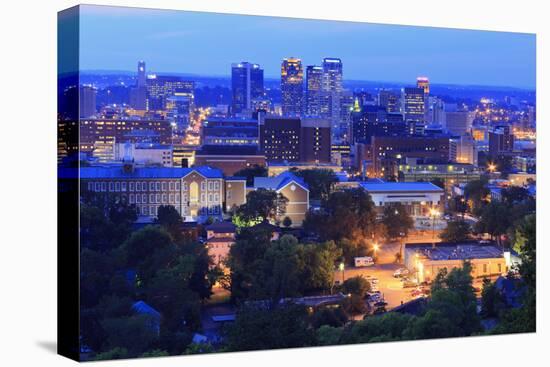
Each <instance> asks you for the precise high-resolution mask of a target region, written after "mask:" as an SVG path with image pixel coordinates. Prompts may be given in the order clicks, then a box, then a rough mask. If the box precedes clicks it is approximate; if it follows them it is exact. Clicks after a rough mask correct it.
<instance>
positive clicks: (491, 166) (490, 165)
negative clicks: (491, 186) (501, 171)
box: [487, 163, 497, 173]
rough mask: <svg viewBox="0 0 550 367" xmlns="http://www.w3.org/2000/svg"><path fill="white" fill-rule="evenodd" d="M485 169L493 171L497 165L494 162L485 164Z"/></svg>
mask: <svg viewBox="0 0 550 367" xmlns="http://www.w3.org/2000/svg"><path fill="white" fill-rule="evenodd" d="M487 169H488V170H489V172H491V173H493V172H495V171H496V169H497V165H496V164H494V163H489V164H488V165H487Z"/></svg>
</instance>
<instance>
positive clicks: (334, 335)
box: [316, 325, 344, 345]
mask: <svg viewBox="0 0 550 367" xmlns="http://www.w3.org/2000/svg"><path fill="white" fill-rule="evenodd" d="M343 331H344V329H343V328H341V327H334V326H330V325H322V326H321V327H320V328H319V329H318V330H317V332H316V339H317V345H337V344H340V339H341V338H342V334H343Z"/></svg>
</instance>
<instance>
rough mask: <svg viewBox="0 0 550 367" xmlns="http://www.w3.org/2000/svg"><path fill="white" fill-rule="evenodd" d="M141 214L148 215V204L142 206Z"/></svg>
mask: <svg viewBox="0 0 550 367" xmlns="http://www.w3.org/2000/svg"><path fill="white" fill-rule="evenodd" d="M141 214H143V215H147V207H146V206H142V207H141Z"/></svg>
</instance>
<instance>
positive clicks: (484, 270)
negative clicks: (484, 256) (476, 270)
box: [483, 264, 487, 274]
mask: <svg viewBox="0 0 550 367" xmlns="http://www.w3.org/2000/svg"><path fill="white" fill-rule="evenodd" d="M485 273H487V264H483V274H485Z"/></svg>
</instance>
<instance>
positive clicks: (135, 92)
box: [130, 61, 147, 110]
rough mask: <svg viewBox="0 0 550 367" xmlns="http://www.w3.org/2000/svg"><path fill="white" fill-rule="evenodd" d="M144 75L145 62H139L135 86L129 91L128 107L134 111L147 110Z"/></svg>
mask: <svg viewBox="0 0 550 367" xmlns="http://www.w3.org/2000/svg"><path fill="white" fill-rule="evenodd" d="M145 73H146V71H145V61H139V62H138V70H137V81H136V85H135V86H134V87H133V88H132V89H130V106H132V108H134V109H136V110H145V109H146V108H147V77H146V75H145Z"/></svg>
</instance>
